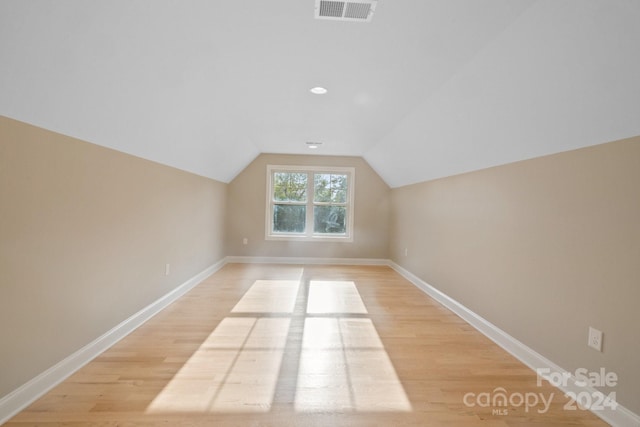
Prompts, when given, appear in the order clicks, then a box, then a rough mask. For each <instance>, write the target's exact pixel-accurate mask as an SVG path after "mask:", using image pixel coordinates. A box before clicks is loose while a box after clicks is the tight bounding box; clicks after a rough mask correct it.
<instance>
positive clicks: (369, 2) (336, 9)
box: [315, 0, 378, 22]
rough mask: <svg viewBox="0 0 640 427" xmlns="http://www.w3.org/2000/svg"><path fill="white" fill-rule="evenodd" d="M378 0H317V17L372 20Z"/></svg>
mask: <svg viewBox="0 0 640 427" xmlns="http://www.w3.org/2000/svg"><path fill="white" fill-rule="evenodd" d="M377 2H378V0H352V1H329V0H316V9H315V14H316V19H333V20H334V21H356V22H370V21H371V18H372V17H373V11H374V10H376V3H377Z"/></svg>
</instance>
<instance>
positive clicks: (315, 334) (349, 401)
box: [295, 318, 411, 412]
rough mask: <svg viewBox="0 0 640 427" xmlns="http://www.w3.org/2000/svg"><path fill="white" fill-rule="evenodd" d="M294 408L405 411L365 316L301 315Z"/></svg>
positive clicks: (403, 395) (397, 385) (392, 374)
mask: <svg viewBox="0 0 640 427" xmlns="http://www.w3.org/2000/svg"><path fill="white" fill-rule="evenodd" d="M295 408H296V410H298V411H302V412H318V411H367V412H383V411H410V410H411V403H410V402H409V399H408V398H407V395H406V393H405V391H404V388H403V387H402V384H401V383H400V380H399V379H398V376H397V374H396V371H395V369H394V367H393V365H392V363H391V360H389V356H388V355H387V352H386V351H385V349H384V346H383V345H382V342H381V341H380V337H379V336H378V333H377V331H376V329H375V326H374V325H373V323H372V322H371V319H350V318H330V319H327V318H310V319H306V321H305V328H304V337H303V344H302V352H301V355H300V367H299V371H298V382H297V391H296V401H295Z"/></svg>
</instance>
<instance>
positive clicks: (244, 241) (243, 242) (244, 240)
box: [242, 237, 249, 245]
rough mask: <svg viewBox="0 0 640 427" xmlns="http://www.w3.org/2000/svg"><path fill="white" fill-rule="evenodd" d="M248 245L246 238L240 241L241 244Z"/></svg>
mask: <svg viewBox="0 0 640 427" xmlns="http://www.w3.org/2000/svg"><path fill="white" fill-rule="evenodd" d="M248 243H249V239H247V238H246V237H245V238H244V239H242V244H243V245H246V244H248Z"/></svg>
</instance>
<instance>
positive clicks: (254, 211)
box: [226, 154, 390, 259]
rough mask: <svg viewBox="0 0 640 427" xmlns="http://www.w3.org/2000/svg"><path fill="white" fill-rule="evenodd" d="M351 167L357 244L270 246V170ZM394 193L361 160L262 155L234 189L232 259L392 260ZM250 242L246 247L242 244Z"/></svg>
mask: <svg viewBox="0 0 640 427" xmlns="http://www.w3.org/2000/svg"><path fill="white" fill-rule="evenodd" d="M268 164H272V165H301V166H310V165H316V166H352V167H354V168H355V170H356V178H355V183H356V190H355V218H354V219H355V221H354V240H353V242H351V243H347V242H337V243H332V242H286V241H284V242H283V241H274V240H265V209H266V185H267V184H266V177H267V165H268ZM389 192H390V190H389V187H388V186H387V185H386V184H385V183H384V181H382V179H381V178H380V177H379V176H378V174H377V173H375V172H374V171H373V169H371V167H370V166H369V165H368V164H367V163H366V162H365V161H364V160H363V159H361V158H359V157H333V156H315V155H314V156H303V155H282V154H262V155H260V156H258V157H257V158H256V159H255V160H254V161H253V162H252V163H251V164H250V165H249V166H247V167H246V168H245V170H244V171H242V172H241V173H240V174H239V175H238V176H237V177H236V178H235V179H234V180H233V181H232V182H231V183H230V184H229V193H228V195H229V203H228V211H227V235H226V236H227V239H226V248H227V254H228V255H235V256H270V257H272V256H273V257H275V256H278V257H324V258H333V257H342V258H383V259H387V258H388V255H389V254H388V247H389V232H388V227H389V203H388V201H389V200H388V199H389ZM244 237H246V238H248V239H249V243H248V244H247V245H243V244H242V239H243V238H244Z"/></svg>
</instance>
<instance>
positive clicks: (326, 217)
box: [313, 206, 347, 234]
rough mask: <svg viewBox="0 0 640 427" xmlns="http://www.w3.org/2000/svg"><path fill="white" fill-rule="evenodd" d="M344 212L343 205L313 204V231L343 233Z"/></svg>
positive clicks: (344, 227) (344, 229) (345, 210)
mask: <svg viewBox="0 0 640 427" xmlns="http://www.w3.org/2000/svg"><path fill="white" fill-rule="evenodd" d="M346 213H347V209H346V208H345V207H344V206H314V207H313V217H314V224H313V232H314V233H335V234H345V232H346V226H345V217H346Z"/></svg>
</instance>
